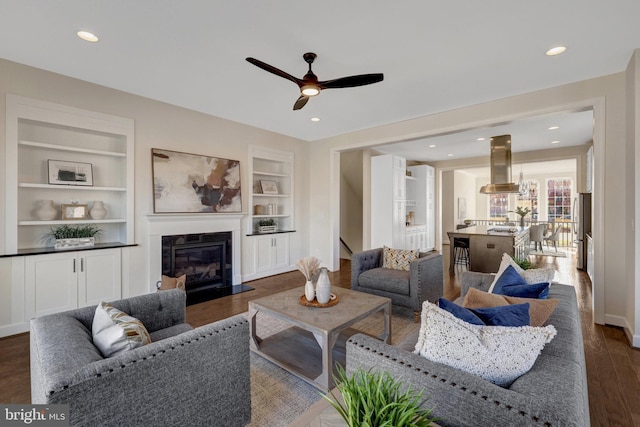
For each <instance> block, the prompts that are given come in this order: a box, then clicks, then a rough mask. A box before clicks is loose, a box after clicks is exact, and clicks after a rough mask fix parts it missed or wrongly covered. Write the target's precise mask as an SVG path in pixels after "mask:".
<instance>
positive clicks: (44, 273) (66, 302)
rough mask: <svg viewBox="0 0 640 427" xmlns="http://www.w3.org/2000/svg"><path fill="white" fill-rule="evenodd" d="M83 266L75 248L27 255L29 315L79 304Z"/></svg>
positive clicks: (27, 309) (71, 308)
mask: <svg viewBox="0 0 640 427" xmlns="http://www.w3.org/2000/svg"><path fill="white" fill-rule="evenodd" d="M79 268H80V266H79V265H78V259H77V256H76V253H75V252H74V253H64V254H51V255H34V256H28V257H26V259H25V311H26V312H25V315H26V319H30V318H32V317H39V316H43V315H46V314H52V313H58V312H60V311H66V310H73V309H74V308H77V307H78V279H77V271H78V269H79ZM26 319H25V320H26Z"/></svg>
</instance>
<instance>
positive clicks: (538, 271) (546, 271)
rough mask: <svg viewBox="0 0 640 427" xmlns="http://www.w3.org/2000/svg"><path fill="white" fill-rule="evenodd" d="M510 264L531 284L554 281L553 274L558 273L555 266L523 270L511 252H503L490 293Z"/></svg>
mask: <svg viewBox="0 0 640 427" xmlns="http://www.w3.org/2000/svg"><path fill="white" fill-rule="evenodd" d="M510 265H511V266H513V268H515V270H516V271H517V272H518V274H519V275H520V276H521V277H522V278H523V279H524V281H525V282H527V283H528V284H530V285H533V284H535V283H543V282H548V283H551V282H552V281H553V276H554V275H555V274H556V272H555V271H554V269H553V268H531V269H529V270H523V269H522V267H520V266H519V265H518V263H517V262H515V260H514V259H513V258H511V256H510V255H509V254H507V253H503V254H502V261H500V267H499V268H498V272H497V273H496V275H495V277H494V278H493V282H491V286H489V290H488V291H487V292H489V293H490V294H491V293H493V288H494V287H495V286H496V282H497V281H498V279H499V278H500V275H501V274H502V273H504V271H505V270H506V269H507V267H509V266H510Z"/></svg>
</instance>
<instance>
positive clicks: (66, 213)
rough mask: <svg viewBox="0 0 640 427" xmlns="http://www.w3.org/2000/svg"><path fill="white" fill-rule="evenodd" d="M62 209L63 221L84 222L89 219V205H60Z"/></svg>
mask: <svg viewBox="0 0 640 427" xmlns="http://www.w3.org/2000/svg"><path fill="white" fill-rule="evenodd" d="M60 208H61V209H62V219H68V220H82V219H88V218H89V209H88V206H87V205H60Z"/></svg>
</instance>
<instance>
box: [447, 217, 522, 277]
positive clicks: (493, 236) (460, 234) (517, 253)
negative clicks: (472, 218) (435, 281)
mask: <svg viewBox="0 0 640 427" xmlns="http://www.w3.org/2000/svg"><path fill="white" fill-rule="evenodd" d="M447 235H448V236H449V242H450V244H449V255H450V257H449V260H450V261H449V274H454V271H455V269H454V259H453V253H454V244H453V242H454V239H455V238H463V239H468V240H469V270H470V271H478V272H481V273H496V272H497V271H498V268H499V267H500V261H501V260H502V254H504V253H507V254H509V255H511V256H512V257H513V258H526V257H527V256H528V255H529V228H528V227H524V228H521V227H516V226H501V225H489V226H486V225H477V226H474V227H467V228H462V229H459V230H456V231H448V232H447Z"/></svg>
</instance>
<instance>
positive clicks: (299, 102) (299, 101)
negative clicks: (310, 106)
mask: <svg viewBox="0 0 640 427" xmlns="http://www.w3.org/2000/svg"><path fill="white" fill-rule="evenodd" d="M307 101H309V97H308V96H304V95H300V98H298V99H297V100H296V103H295V104H293V109H294V110H299V109H301V108H302V107H304V106H305V105H307Z"/></svg>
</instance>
